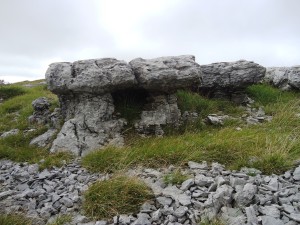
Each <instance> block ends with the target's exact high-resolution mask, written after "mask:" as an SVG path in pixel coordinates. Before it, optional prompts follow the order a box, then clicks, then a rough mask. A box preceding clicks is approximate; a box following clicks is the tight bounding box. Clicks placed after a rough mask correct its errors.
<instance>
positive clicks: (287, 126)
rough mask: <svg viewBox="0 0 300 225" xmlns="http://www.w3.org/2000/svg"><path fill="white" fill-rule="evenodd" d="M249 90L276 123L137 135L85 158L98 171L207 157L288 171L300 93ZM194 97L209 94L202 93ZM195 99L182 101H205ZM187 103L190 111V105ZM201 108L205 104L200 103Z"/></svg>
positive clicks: (297, 141) (297, 149) (295, 153)
mask: <svg viewBox="0 0 300 225" xmlns="http://www.w3.org/2000/svg"><path fill="white" fill-rule="evenodd" d="M248 93H249V95H250V96H251V97H253V98H254V99H255V101H256V105H257V106H259V105H262V106H264V108H265V110H266V112H267V113H269V114H271V115H272V116H273V120H272V121H271V122H268V123H264V124H261V125H253V126H247V125H243V126H241V127H242V130H237V129H236V126H235V125H230V124H229V125H227V126H225V127H221V128H216V127H206V128H205V129H204V130H203V129H201V131H197V130H195V131H194V132H190V131H187V132H185V133H184V134H182V135H172V136H167V137H164V138H157V137H151V138H143V139H141V138H135V139H134V138H132V140H131V143H130V144H129V145H128V146H126V147H124V148H112V147H109V148H106V149H104V150H100V151H95V152H93V153H91V154H89V155H87V156H86V157H84V158H83V165H84V166H85V167H86V168H88V169H90V170H91V171H94V172H97V171H98V172H104V171H109V172H113V171H116V170H122V169H126V168H128V167H132V166H138V165H142V166H149V167H162V166H168V165H171V164H173V165H185V164H186V163H187V162H188V161H189V160H193V161H196V162H201V161H202V160H206V161H208V162H212V161H217V162H220V163H222V164H225V165H226V166H227V167H228V168H230V169H238V168H240V167H243V166H248V167H256V168H257V169H260V170H262V171H263V172H264V173H268V174H270V173H280V172H283V171H285V170H287V169H289V168H290V167H291V166H292V165H293V161H294V160H295V159H297V158H299V155H300V132H299V131H300V130H299V129H300V126H299V125H300V118H299V117H298V116H297V113H299V112H300V111H299V110H300V108H299V106H300V100H299V94H298V93H294V92H282V91H280V90H277V89H274V88H272V87H270V86H268V85H255V86H252V87H250V88H249V89H248ZM181 95H182V93H181ZM184 95H187V94H184ZM191 95H193V97H194V98H203V97H201V96H199V95H197V94H191ZM179 98H180V95H179ZM179 100H180V99H179ZM193 101H194V102H195V103H193V104H190V103H189V102H188V101H182V104H184V102H187V104H190V105H191V106H192V107H195V108H196V109H197V102H200V103H201V104H203V103H202V102H203V101H202V100H201V99H198V100H197V99H196V100H193ZM205 102H208V103H207V104H206V105H209V106H211V105H213V104H216V103H211V100H207V99H206V100H205ZM200 103H199V104H200ZM181 107H182V106H181ZM184 107H185V108H186V109H187V110H189V106H188V105H185V106H184ZM207 108H209V107H207ZM215 108H218V105H216V106H215ZM227 108H228V107H227ZM198 110H202V108H201V107H198ZM230 111H232V112H236V111H237V110H233V109H230Z"/></svg>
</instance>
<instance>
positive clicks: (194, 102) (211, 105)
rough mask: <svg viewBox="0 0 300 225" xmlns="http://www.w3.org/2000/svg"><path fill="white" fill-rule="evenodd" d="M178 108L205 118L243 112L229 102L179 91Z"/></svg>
mask: <svg viewBox="0 0 300 225" xmlns="http://www.w3.org/2000/svg"><path fill="white" fill-rule="evenodd" d="M177 97H178V106H179V108H180V110H181V111H182V112H184V111H191V112H197V113H198V114H199V116H201V117H205V116H207V115H209V114H215V113H219V112H220V111H222V112H223V113H225V114H231V115H236V114H240V113H241V112H242V111H241V109H240V108H239V107H237V106H236V105H235V104H234V103H232V102H230V101H227V100H220V99H209V98H206V97H203V96H201V95H200V94H198V93H194V92H189V91H184V90H179V91H177Z"/></svg>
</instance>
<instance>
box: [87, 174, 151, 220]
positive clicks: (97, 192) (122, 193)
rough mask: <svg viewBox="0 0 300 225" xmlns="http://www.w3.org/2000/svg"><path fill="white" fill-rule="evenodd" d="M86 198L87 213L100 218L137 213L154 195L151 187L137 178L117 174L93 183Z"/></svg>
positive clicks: (97, 218) (94, 217)
mask: <svg viewBox="0 0 300 225" xmlns="http://www.w3.org/2000/svg"><path fill="white" fill-rule="evenodd" d="M84 198H85V200H84V202H83V208H84V210H85V213H86V214H87V215H88V216H89V217H91V218H93V219H96V220H99V219H107V218H112V217H113V216H115V215H119V214H130V213H137V212H138V210H139V208H140V206H141V205H142V204H143V203H144V202H146V201H148V200H151V199H152V198H153V196H152V193H151V191H150V190H149V188H148V187H147V186H146V185H145V184H144V183H142V182H141V181H139V180H138V179H137V178H131V177H125V176H116V177H113V178H111V179H110V180H106V181H101V182H97V183H95V184H93V185H91V186H90V187H89V189H88V190H87V191H86V193H85V195H84Z"/></svg>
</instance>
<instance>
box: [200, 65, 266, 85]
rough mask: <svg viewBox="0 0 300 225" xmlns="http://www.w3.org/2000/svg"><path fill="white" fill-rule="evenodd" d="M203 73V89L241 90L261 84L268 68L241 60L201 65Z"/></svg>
mask: <svg viewBox="0 0 300 225" xmlns="http://www.w3.org/2000/svg"><path fill="white" fill-rule="evenodd" d="M201 70H202V73H203V76H202V83H201V88H218V87H219V88H233V89H241V88H245V87H247V86H249V85H252V84H256V83H258V82H260V81H261V80H262V79H263V78H264V76H265V72H266V68H264V67H263V66H260V65H259V64H257V63H254V62H251V61H246V60H239V61H236V62H219V63H212V64H209V65H201Z"/></svg>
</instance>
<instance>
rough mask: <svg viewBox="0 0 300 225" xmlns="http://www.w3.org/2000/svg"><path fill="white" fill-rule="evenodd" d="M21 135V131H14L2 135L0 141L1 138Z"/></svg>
mask: <svg viewBox="0 0 300 225" xmlns="http://www.w3.org/2000/svg"><path fill="white" fill-rule="evenodd" d="M18 133H19V129H12V130H10V131H7V132H4V133H3V134H1V136H0V139H1V138H6V137H9V136H12V135H17V134H18Z"/></svg>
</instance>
